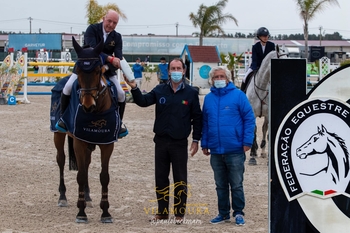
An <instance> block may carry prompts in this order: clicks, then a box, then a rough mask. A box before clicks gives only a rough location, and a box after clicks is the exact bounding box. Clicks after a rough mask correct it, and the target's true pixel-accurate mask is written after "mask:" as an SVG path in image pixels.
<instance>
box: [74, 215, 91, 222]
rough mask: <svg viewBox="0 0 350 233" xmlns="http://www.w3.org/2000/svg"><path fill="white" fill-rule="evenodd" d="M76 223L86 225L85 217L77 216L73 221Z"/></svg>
mask: <svg viewBox="0 0 350 233" xmlns="http://www.w3.org/2000/svg"><path fill="white" fill-rule="evenodd" d="M75 222H76V223H87V222H88V218H87V217H79V216H77V217H76V219H75Z"/></svg>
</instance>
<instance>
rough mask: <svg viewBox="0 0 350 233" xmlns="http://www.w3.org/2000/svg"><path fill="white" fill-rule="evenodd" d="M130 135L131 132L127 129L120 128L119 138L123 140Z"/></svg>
mask: <svg viewBox="0 0 350 233" xmlns="http://www.w3.org/2000/svg"><path fill="white" fill-rule="evenodd" d="M124 126H125V125H124ZM128 134H129V131H128V129H127V128H126V127H125V128H120V130H119V133H118V138H123V137H125V136H126V135H128Z"/></svg>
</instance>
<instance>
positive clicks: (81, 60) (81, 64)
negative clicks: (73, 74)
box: [77, 58, 108, 102]
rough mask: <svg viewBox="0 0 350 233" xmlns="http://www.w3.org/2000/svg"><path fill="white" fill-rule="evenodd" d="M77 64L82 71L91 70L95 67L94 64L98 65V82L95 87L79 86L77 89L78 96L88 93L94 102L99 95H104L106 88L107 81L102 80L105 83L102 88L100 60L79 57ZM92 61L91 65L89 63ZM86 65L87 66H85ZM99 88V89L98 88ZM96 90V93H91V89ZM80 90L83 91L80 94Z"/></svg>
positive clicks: (81, 96) (82, 96)
mask: <svg viewBox="0 0 350 233" xmlns="http://www.w3.org/2000/svg"><path fill="white" fill-rule="evenodd" d="M77 63H78V66H79V68H81V69H82V70H83V72H85V73H88V72H91V71H92V70H93V69H95V67H96V66H99V68H100V71H99V84H98V86H96V87H91V88H80V89H79V98H84V97H85V96H86V95H90V96H91V97H92V98H93V99H94V100H95V102H96V101H97V100H98V98H99V97H100V96H104V95H105V94H106V93H105V92H106V90H107V86H108V85H107V83H106V82H104V84H105V85H103V87H102V89H101V86H102V81H103V78H102V77H103V76H102V69H101V68H102V61H101V59H100V58H79V59H78V61H77ZM91 63H92V65H91ZM85 65H87V67H85ZM100 89H101V90H100ZM94 90H97V92H96V95H93V94H92V91H94ZM82 92H84V93H83V94H82Z"/></svg>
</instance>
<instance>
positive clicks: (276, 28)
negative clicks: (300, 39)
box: [0, 0, 350, 39]
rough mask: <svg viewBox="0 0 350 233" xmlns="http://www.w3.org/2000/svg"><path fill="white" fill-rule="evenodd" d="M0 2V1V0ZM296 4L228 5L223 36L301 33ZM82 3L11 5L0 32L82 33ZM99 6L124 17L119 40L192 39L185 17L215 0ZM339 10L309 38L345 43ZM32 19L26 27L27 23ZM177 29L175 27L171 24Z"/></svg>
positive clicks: (315, 24)
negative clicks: (263, 30) (324, 36)
mask: <svg viewBox="0 0 350 233" xmlns="http://www.w3.org/2000/svg"><path fill="white" fill-rule="evenodd" d="M2 1H4V0H2ZM295 1H296V0H264V1H258V0H229V2H228V4H227V6H226V8H225V10H224V13H231V14H232V15H233V16H234V17H235V18H236V19H237V20H238V26H236V25H235V23H234V22H233V21H231V22H229V23H227V24H225V25H224V26H223V28H224V30H225V32H226V33H232V34H235V33H236V32H242V33H244V34H246V35H247V34H249V33H253V32H254V31H255V30H256V29H257V28H259V27H261V26H264V27H267V28H268V29H269V30H270V33H271V34H272V35H278V34H287V35H289V34H296V33H303V30H302V28H303V22H302V20H301V19H300V17H299V14H298V11H297V7H296V3H295ZM87 2H88V1H87V0H57V1H55V0H32V1H28V0H12V1H6V4H4V3H3V4H1V14H0V31H13V32H20V31H21V32H24V33H29V31H30V22H31V29H32V33H35V32H39V29H41V32H42V33H61V32H65V33H71V32H72V33H77V34H78V33H81V32H82V31H85V29H86V27H87V18H86V17H85V15H86V9H85V4H86V3H87ZM97 2H98V4H99V5H105V4H107V3H109V2H113V3H116V4H117V5H118V6H119V7H120V9H121V10H122V11H123V12H124V13H125V14H126V16H127V17H128V19H127V20H123V19H121V20H120V21H119V24H118V26H117V28H116V30H117V31H118V32H120V33H121V34H122V35H130V34H142V35H146V34H148V33H153V34H156V35H176V33H178V35H191V34H192V33H193V32H198V31H199V29H197V28H194V27H193V26H192V22H191V21H190V20H189V17H188V15H189V14H190V13H191V12H193V13H197V10H198V8H199V6H200V4H202V3H203V4H204V5H207V6H209V5H213V4H215V3H216V2H217V1H215V0H176V1H175V0H123V1H122V0H114V1H111V0H97ZM338 2H339V4H340V7H338V6H330V7H328V8H326V9H325V10H324V11H323V12H322V13H321V14H318V15H317V16H316V18H314V19H313V20H312V21H310V23H309V33H310V34H319V32H320V30H319V28H320V26H322V28H323V29H322V33H325V34H333V33H334V32H339V33H340V34H341V35H342V36H343V38H347V39H350V23H349V22H350V0H338ZM30 17H31V18H32V20H31V21H30V20H29V18H30ZM177 23H178V27H176V24H177Z"/></svg>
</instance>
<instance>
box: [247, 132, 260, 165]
mask: <svg viewBox="0 0 350 233" xmlns="http://www.w3.org/2000/svg"><path fill="white" fill-rule="evenodd" d="M257 150H258V143H257V142H256V126H255V131H254V140H253V146H252V148H251V149H250V159H249V162H248V164H249V165H256V164H257V163H256V157H257V156H258V154H257Z"/></svg>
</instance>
